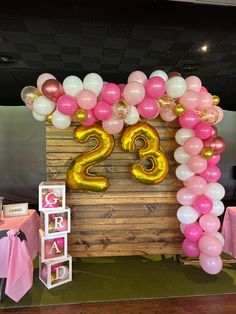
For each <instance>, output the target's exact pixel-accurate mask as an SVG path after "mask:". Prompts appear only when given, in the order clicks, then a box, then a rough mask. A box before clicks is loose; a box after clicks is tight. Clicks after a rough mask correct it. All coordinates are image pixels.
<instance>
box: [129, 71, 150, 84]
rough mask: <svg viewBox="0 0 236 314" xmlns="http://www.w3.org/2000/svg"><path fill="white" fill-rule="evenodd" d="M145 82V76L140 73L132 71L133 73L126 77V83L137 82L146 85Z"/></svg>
mask: <svg viewBox="0 0 236 314" xmlns="http://www.w3.org/2000/svg"><path fill="white" fill-rule="evenodd" d="M146 81H147V76H146V74H145V73H143V72H142V71H134V72H132V73H130V75H129V77H128V83H130V82H139V83H141V84H143V85H144V84H145V83H146Z"/></svg>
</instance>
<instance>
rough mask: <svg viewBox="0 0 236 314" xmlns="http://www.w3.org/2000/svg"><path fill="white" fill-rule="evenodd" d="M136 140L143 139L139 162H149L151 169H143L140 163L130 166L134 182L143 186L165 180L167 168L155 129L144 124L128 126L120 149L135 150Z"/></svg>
mask: <svg viewBox="0 0 236 314" xmlns="http://www.w3.org/2000/svg"><path fill="white" fill-rule="evenodd" d="M137 138H141V139H143V141H144V143H145V145H144V147H142V148H141V149H139V152H138V153H139V158H140V159H141V160H146V159H148V160H150V161H151V168H150V169H147V168H145V167H144V166H143V165H142V164H141V163H135V164H133V166H132V169H131V173H132V175H133V177H134V179H135V180H137V181H139V182H140V183H143V184H150V185H151V184H152V185H153V184H158V183H160V182H161V181H163V180H164V179H165V177H166V176H167V174H168V170H169V166H168V161H167V159H166V156H165V154H164V152H163V151H162V150H161V148H160V139H159V135H158V133H157V131H156V129H155V128H153V127H152V126H151V125H149V124H148V123H145V122H138V123H136V124H135V125H130V126H128V127H127V128H126V129H125V131H124V133H123V135H122V138H121V147H122V149H123V150H124V151H125V152H132V151H134V150H135V149H136V144H135V141H136V139H137Z"/></svg>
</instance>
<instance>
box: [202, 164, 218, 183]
mask: <svg viewBox="0 0 236 314" xmlns="http://www.w3.org/2000/svg"><path fill="white" fill-rule="evenodd" d="M201 177H203V178H204V179H205V180H206V181H207V182H216V181H218V180H219V179H220V177H221V171H220V169H219V168H218V167H217V166H216V165H208V167H207V168H206V170H204V171H203V172H202V173H201Z"/></svg>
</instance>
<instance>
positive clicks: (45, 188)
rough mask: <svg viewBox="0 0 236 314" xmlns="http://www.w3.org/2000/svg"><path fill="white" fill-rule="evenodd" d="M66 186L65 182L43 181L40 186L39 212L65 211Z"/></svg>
mask: <svg viewBox="0 0 236 314" xmlns="http://www.w3.org/2000/svg"><path fill="white" fill-rule="evenodd" d="M65 204H66V184H65V182H64V181H43V182H41V183H40V184H39V210H40V211H41V210H53V209H54V210H60V209H65Z"/></svg>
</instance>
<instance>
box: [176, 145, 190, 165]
mask: <svg viewBox="0 0 236 314" xmlns="http://www.w3.org/2000/svg"><path fill="white" fill-rule="evenodd" d="M174 158H175V160H176V161H177V162H178V163H179V164H187V163H188V161H189V158H190V155H189V154H187V153H186V151H185V150H184V148H183V146H180V147H178V148H176V150H175V152H174Z"/></svg>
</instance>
